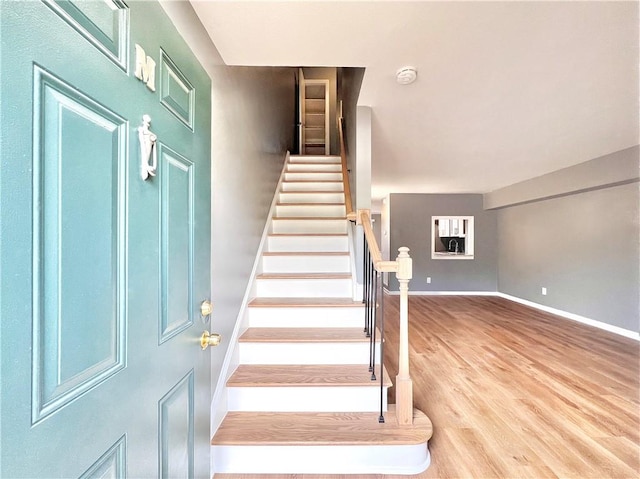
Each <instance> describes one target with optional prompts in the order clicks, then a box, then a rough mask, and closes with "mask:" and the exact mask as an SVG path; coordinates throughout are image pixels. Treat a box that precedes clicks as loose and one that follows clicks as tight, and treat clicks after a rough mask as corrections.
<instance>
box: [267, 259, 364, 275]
mask: <svg viewBox="0 0 640 479" xmlns="http://www.w3.org/2000/svg"><path fill="white" fill-rule="evenodd" d="M350 268H351V258H350V257H349V256H347V255H341V256H307V255H304V256H270V255H269V256H263V257H262V270H263V271H264V272H265V273H294V272H299V273H348V272H349V271H350Z"/></svg>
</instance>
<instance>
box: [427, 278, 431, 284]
mask: <svg viewBox="0 0 640 479" xmlns="http://www.w3.org/2000/svg"><path fill="white" fill-rule="evenodd" d="M428 283H431V276H427V284H428Z"/></svg>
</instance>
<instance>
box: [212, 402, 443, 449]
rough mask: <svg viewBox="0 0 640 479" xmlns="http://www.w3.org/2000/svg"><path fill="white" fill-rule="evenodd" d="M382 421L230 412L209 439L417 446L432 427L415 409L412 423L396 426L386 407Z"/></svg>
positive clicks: (371, 415) (370, 415)
mask: <svg viewBox="0 0 640 479" xmlns="http://www.w3.org/2000/svg"><path fill="white" fill-rule="evenodd" d="M384 416H385V422H384V423H379V422H378V413H376V412H365V413H329V412H322V413H308V412H305V413H286V412H285V413H272V412H229V413H227V415H226V417H225V419H224V420H223V421H222V424H221V425H220V427H219V428H218V431H217V432H216V434H215V436H214V437H213V439H212V440H211V444H212V445H214V446H219V445H220V446H221V445H310V446H331V445H334V446H335V445H365V446H366V445H369V446H375V445H380V446H383V445H411V444H413V445H417V444H423V443H426V442H427V441H428V440H429V439H430V438H431V435H432V433H433V426H432V424H431V421H430V420H429V418H428V417H427V416H425V414H424V413H422V411H419V410H417V409H414V419H413V425H411V426H402V427H401V426H398V425H397V422H396V421H397V420H396V414H395V408H394V407H393V406H389V411H387V412H386V413H385V415H384Z"/></svg>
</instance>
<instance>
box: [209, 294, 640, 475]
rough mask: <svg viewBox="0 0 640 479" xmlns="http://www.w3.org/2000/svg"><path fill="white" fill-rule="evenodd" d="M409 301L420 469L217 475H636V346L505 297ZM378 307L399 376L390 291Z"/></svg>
mask: <svg viewBox="0 0 640 479" xmlns="http://www.w3.org/2000/svg"><path fill="white" fill-rule="evenodd" d="M409 308H410V309H409V317H410V326H409V327H410V352H411V365H412V368H413V369H412V372H411V375H412V377H413V380H414V397H415V407H417V408H419V409H421V410H422V411H424V412H425V413H426V414H427V416H428V417H429V418H430V419H431V421H432V422H433V426H434V434H433V438H432V439H431V441H430V442H429V443H430V451H431V455H432V464H431V467H430V468H429V469H428V470H427V471H426V472H425V473H423V474H420V475H418V476H371V475H369V476H327V475H316V476H310V475H304V476H302V475H289V476H286V475H285V476H283V475H279V476H268V475H265V476H256V475H217V476H216V478H219V479H225V478H228V479H231V478H234V479H255V478H261V477H264V478H269V477H270V478H275V477H278V478H281V479H294V478H296V479H297V478H301V477H305V478H309V479H330V478H332V479H338V478H341V477H344V478H348V479H358V478H365V477H367V478H375V477H378V478H383V477H386V478H388V479H401V478H407V477H413V478H415V479H418V478H419V479H436V478H556V477H558V478H560V477H562V478H594V479H596V478H597V479H603V478H638V477H640V398H639V373H640V367H639V357H640V356H639V353H640V345H639V344H638V342H636V341H633V340H630V339H626V338H623V337H621V336H618V335H614V334H612V333H608V332H605V331H601V330H599V329H595V328H591V327H589V326H585V325H582V324H579V323H575V322H573V321H569V320H566V319H562V318H558V317H556V316H553V315H551V314H548V313H544V312H540V311H537V310H534V309H531V308H528V307H526V306H522V305H520V304H517V303H513V302H511V301H508V300H505V299H501V298H494V297H454V296H433V297H415V296H413V297H411V298H410V302H409ZM385 313H386V314H385V319H386V321H387V324H386V326H385V330H386V334H387V337H386V342H385V347H386V350H385V357H386V365H387V368H388V369H389V372H390V374H391V375H392V377H393V378H394V379H395V375H396V371H397V369H396V368H397V351H396V350H395V345H397V335H398V332H397V331H398V329H397V328H398V324H397V318H398V298H397V297H395V296H390V297H389V296H388V297H387V299H386V301H385ZM393 394H394V392H393V389H392V390H391V391H390V397H391V398H393Z"/></svg>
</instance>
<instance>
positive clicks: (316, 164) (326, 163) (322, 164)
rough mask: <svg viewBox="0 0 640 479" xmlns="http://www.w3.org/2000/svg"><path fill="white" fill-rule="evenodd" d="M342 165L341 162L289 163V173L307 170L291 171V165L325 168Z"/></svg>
mask: <svg viewBox="0 0 640 479" xmlns="http://www.w3.org/2000/svg"><path fill="white" fill-rule="evenodd" d="M340 164H341V163H340V162H339V161H327V162H324V163H323V162H315V163H312V162H311V161H305V162H304V163H295V162H294V163H291V162H289V163H287V171H305V172H306V170H289V166H291V165H296V166H298V165H304V166H325V165H331V166H335V165H340ZM338 172H342V170H338Z"/></svg>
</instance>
